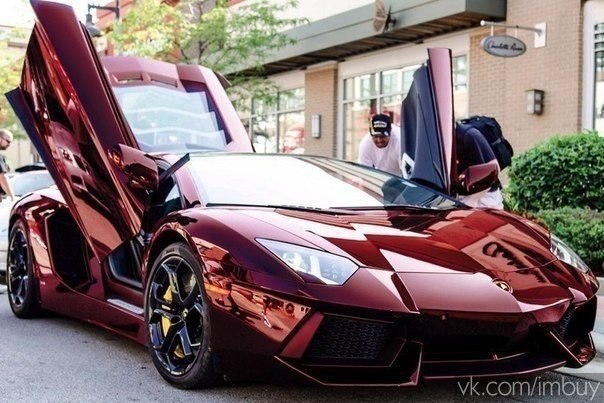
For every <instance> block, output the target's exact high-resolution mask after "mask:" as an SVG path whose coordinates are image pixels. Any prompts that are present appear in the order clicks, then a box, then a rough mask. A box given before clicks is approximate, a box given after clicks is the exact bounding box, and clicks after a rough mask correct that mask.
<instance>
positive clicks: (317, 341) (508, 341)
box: [276, 297, 597, 386]
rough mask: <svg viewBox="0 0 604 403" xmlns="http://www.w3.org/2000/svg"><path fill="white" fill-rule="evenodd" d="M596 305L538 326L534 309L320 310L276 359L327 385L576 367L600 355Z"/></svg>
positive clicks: (410, 382)
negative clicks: (383, 314) (379, 313)
mask: <svg viewBox="0 0 604 403" xmlns="http://www.w3.org/2000/svg"><path fill="white" fill-rule="evenodd" d="M596 305H597V299H596V298H595V297H593V298H591V299H590V300H589V301H587V302H585V303H583V304H580V305H570V306H569V307H568V308H567V310H566V313H565V314H564V316H563V317H562V319H561V320H559V321H558V322H557V323H547V322H541V323H540V322H538V321H537V320H536V319H535V316H536V315H533V314H531V313H526V314H519V315H508V316H507V317H502V315H490V317H487V316H485V315H479V314H476V315H472V314H464V315H463V317H460V316H456V315H455V314H454V313H453V312H451V313H448V314H447V313H439V314H438V315H432V314H424V313H422V314H419V315H412V316H407V317H398V318H390V319H388V318H379V319H376V317H375V315H372V317H363V316H343V315H339V314H333V313H327V312H315V313H313V314H312V315H311V316H310V317H309V318H308V320H306V321H305V322H304V324H303V325H302V326H301V327H300V328H299V329H298V331H297V332H296V333H295V334H294V336H293V337H292V338H291V339H290V340H289V342H288V343H287V344H286V345H285V347H284V348H283V349H282V351H281V352H280V354H279V355H278V356H277V357H276V358H277V359H278V360H279V361H280V362H282V363H283V364H285V365H286V366H287V367H289V368H290V369H292V370H294V371H296V372H298V373H299V374H301V375H303V376H304V377H306V378H307V379H309V380H312V381H314V382H317V383H320V384H324V385H374V386H375V385H397V386H401V385H415V384H417V383H419V382H421V381H429V380H443V379H463V378H469V377H488V378H495V377H502V376H515V375H516V376H520V375H529V374H533V373H539V372H543V371H548V370H552V369H555V368H558V367H562V366H569V367H574V368H576V367H580V366H583V365H585V364H587V363H588V362H589V361H591V359H593V357H594V356H595V348H594V345H593V343H592V340H591V337H590V334H589V332H590V331H591V330H592V329H593V324H594V319H595V313H596ZM546 309H551V310H555V309H559V307H557V306H553V307H549V308H546ZM544 313H546V312H541V313H540V314H541V317H543V314H544Z"/></svg>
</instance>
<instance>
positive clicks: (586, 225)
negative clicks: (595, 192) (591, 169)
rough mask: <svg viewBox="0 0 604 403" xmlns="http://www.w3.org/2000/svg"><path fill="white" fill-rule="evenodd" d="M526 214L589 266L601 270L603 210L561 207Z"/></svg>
mask: <svg viewBox="0 0 604 403" xmlns="http://www.w3.org/2000/svg"><path fill="white" fill-rule="evenodd" d="M529 216H530V217H529V218H532V219H533V220H534V221H536V222H538V223H540V224H542V225H544V226H545V227H547V228H548V229H549V230H550V231H551V232H553V233H554V234H556V235H557V236H558V237H559V238H560V239H562V240H563V241H564V242H566V243H567V244H568V246H570V247H571V248H572V249H573V250H574V251H575V252H576V253H577V254H578V255H579V256H581V258H582V259H583V260H584V261H585V263H587V265H588V266H589V267H591V269H592V270H594V271H598V272H601V271H602V270H604V266H603V264H604V212H602V211H595V210H589V209H583V208H571V207H563V208H559V209H555V210H541V211H539V212H538V213H534V214H531V215H529Z"/></svg>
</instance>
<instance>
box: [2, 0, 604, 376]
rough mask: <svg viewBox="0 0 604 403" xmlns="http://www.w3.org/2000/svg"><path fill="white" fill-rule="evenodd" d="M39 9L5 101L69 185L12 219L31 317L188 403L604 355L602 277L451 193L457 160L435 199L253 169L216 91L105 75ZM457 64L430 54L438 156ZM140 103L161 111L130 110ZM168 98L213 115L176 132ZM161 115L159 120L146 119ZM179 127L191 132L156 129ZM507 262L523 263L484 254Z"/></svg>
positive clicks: (13, 283)
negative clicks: (186, 393) (266, 385)
mask: <svg viewBox="0 0 604 403" xmlns="http://www.w3.org/2000/svg"><path fill="white" fill-rule="evenodd" d="M32 4H33V7H34V11H35V13H36V16H37V22H36V26H35V29H34V33H33V35H32V38H31V40H30V44H29V47H28V53H27V57H26V62H25V66H24V72H23V77H24V79H23V82H22V83H21V85H20V86H19V88H17V89H15V90H14V91H12V92H11V93H9V94H8V97H9V100H10V102H11V105H12V106H13V109H15V111H16V112H17V114H18V116H19V118H20V119H21V121H22V123H23V125H24V127H25V128H26V130H27V132H28V135H29V136H30V137H31V139H32V141H33V143H34V144H35V145H36V147H37V149H38V151H39V153H40V155H41V156H42V158H43V159H44V161H45V162H46V164H47V166H48V168H49V172H50V173H51V174H52V175H53V177H54V178H55V180H56V182H57V187H56V188H49V189H46V190H43V191H39V192H35V193H33V194H31V195H29V196H26V197H25V198H23V199H22V200H20V201H19V202H18V203H17V205H16V206H15V207H14V208H13V211H12V216H11V227H10V238H9V251H10V253H9V258H8V263H9V268H10V270H9V273H8V288H9V290H8V291H9V292H8V295H9V302H10V305H11V308H12V310H13V312H14V313H15V315H17V316H18V317H22V318H27V317H33V316H36V315H37V314H39V313H40V311H41V310H43V309H46V310H51V311H56V312H60V313H63V314H66V315H70V316H73V317H76V318H80V319H83V320H86V321H89V322H92V323H96V324H99V325H101V326H103V327H104V328H106V329H110V330H112V331H114V332H116V333H119V334H121V335H124V336H126V337H129V338H131V339H133V340H135V341H137V342H139V343H141V344H147V345H148V346H149V351H150V355H151V358H152V360H153V362H154V364H155V367H156V368H157V370H158V371H159V373H160V374H161V376H162V377H163V378H165V379H166V380H167V381H168V382H170V383H172V384H174V385H175V386H177V387H180V388H194V387H206V386H210V385H213V384H214V383H215V382H216V381H217V380H218V379H219V378H221V377H227V378H230V379H263V380H276V379H278V380H280V381H284V382H287V381H294V380H302V381H311V382H314V383H317V384H322V385H415V384H417V383H419V382H422V381H428V380H433V379H454V378H465V377H470V376H479V377H484V376H488V377H493V376H508V375H510V374H523V375H526V374H529V373H535V372H541V371H547V370H550V369H553V368H557V367H561V366H565V365H566V366H571V367H580V366H583V365H585V364H586V363H588V362H589V361H590V360H591V359H592V358H593V356H594V355H595V349H594V346H593V343H592V341H591V337H590V331H591V330H592V328H593V320H594V317H595V309H596V302H597V300H596V298H595V294H596V291H597V288H598V284H597V281H596V279H595V277H594V275H593V274H592V273H591V272H590V271H589V269H588V268H586V267H585V266H584V264H582V262H581V260H580V259H578V257H576V255H574V254H573V253H572V251H571V250H570V249H568V247H567V246H566V245H564V243H563V242H561V241H559V240H557V239H556V238H550V235H549V234H548V233H547V232H546V231H545V230H544V229H542V228H540V227H537V226H536V225H534V224H532V223H530V222H528V221H526V220H525V219H523V218H520V217H516V216H514V215H511V214H508V213H505V212H500V211H488V210H472V209H470V208H468V207H466V206H463V205H461V204H459V203H458V202H457V201H455V200H454V199H452V198H451V197H449V196H448V195H447V194H445V193H447V192H446V190H447V189H450V188H451V187H452V186H454V183H453V180H454V179H455V178H454V175H452V174H453V173H454V169H453V170H450V171H447V169H448V168H447V164H449V163H451V161H450V160H449V161H441V164H440V166H441V167H444V168H445V169H444V171H446V172H450V173H451V176H442V175H441V176H440V177H439V178H438V179H439V181H440V182H439V183H440V185H442V186H441V189H442V190H443V193H441V192H439V191H435V190H433V189H431V188H430V187H427V186H424V185H420V184H417V183H414V182H410V181H407V180H405V179H402V178H399V177H395V176H392V175H390V174H388V173H385V172H382V171H379V170H375V169H371V168H368V167H363V166H360V165H357V164H354V163H350V162H345V161H340V160H337V159H332V158H326V157H314V156H303V155H261V154H253V153H251V151H252V146H251V144H250V140H249V138H248V136H247V133H246V132H245V129H244V128H243V126H242V124H241V122H240V120H239V119H238V118H237V114H236V113H235V111H234V109H233V107H232V105H231V103H230V102H229V100H228V98H227V97H226V94H225V92H224V89H223V88H222V86H221V85H220V82H219V80H218V79H217V78H216V76H215V75H214V73H212V72H211V71H209V70H207V69H204V68H202V67H199V66H180V65H178V66H175V65H170V64H167V63H161V62H156V61H148V60H142V59H136V58H124V57H121V58H110V59H105V60H103V62H102V64H101V61H100V60H98V58H97V55H96V52H95V51H94V49H93V47H92V44H91V41H90V39H89V37H88V36H87V33H86V30H85V29H84V28H83V27H82V26H81V25H80V24H79V23H78V22H77V19H76V17H75V15H74V14H73V11H72V10H71V9H70V8H69V7H67V6H64V5H59V4H54V3H50V2H42V1H33V2H32ZM450 64H451V55H450V52H448V51H444V50H442V49H441V50H437V51H434V52H430V57H429V62H428V66H430V67H429V70H428V72H427V73H426V72H425V71H424V73H426V74H427V76H426V77H427V78H428V80H427V81H425V83H427V84H426V85H425V86H424V87H422V88H421V89H420V90H419V91H418V92H419V93H421V95H422V96H433V97H434V100H435V102H437V103H438V108H433V109H437V111H434V110H433V112H438V113H437V114H428V116H426V118H427V119H432V123H433V126H434V127H436V129H435V132H431V133H430V135H432V136H435V137H436V138H437V139H438V140H439V141H442V142H446V141H447V139H448V140H451V139H452V138H453V136H452V132H451V133H448V132H446V130H445V129H446V127H447V125H445V124H442V121H444V120H446V121H448V122H449V128H451V127H450V124H452V122H453V115H452V112H453V111H452V99H451V98H450V97H449V98H447V97H446V96H443V91H444V93H445V95H446V93H451V92H452V91H451V88H447V87H446V85H447V83H448V85H449V86H450V83H451V82H452V80H451V78H450V74H451V70H450ZM447 66H448V67H447ZM435 74H438V75H441V76H439V77H440V79H439V80H438V83H437V84H438V85H437V84H434V83H431V81H430V78H431V77H432V78H434V75H435ZM153 86H157V87H158V88H161V90H160V89H157V88H154V87H153ZM112 88H113V89H112ZM166 89H168V90H166ZM138 90H141V91H143V92H147V91H149V92H150V93H153V94H154V96H157V97H159V98H158V99H157V100H156V99H153V100H152V105H149V106H145V105H141V104H140V103H141V102H143V101H144V99H136V100H132V99H129V97H128V96H126V95H130V94H132V93H136V91H138ZM166 91H173V92H176V93H178V95H177V96H176V98H182V101H183V102H184V101H185V100H186V99H188V97H189V96H191V97H193V98H195V97H197V96H198V94H197V95H190V94H196V93H199V92H203V93H204V94H205V95H204V97H202V98H196V99H197V100H198V101H199V100H201V99H205V100H206V101H207V108H205V105H203V108H202V107H199V102H201V104H203V103H204V101H199V102H197V103H195V102H191V103H190V105H189V106H190V107H191V108H192V109H187V108H188V107H189V106H187V108H183V110H182V112H186V113H180V112H178V113H176V112H174V111H172V110H171V107H172V105H167V106H166V105H163V104H162V103H163V102H164V100H165V99H169V98H170V95H168V94H171V95H174V93H173V92H166ZM426 92H428V94H426ZM185 94H187V95H185ZM164 97H165V98H164ZM175 102H176V101H175ZM449 103H451V104H450V105H449ZM72 105H73V106H75V108H72V107H71V106H72ZM34 106H35V107H34ZM206 109H207V110H206ZM72 111H77V114H74V113H73V112H72ZM150 111H152V112H154V117H156V118H157V119H156V120H153V119H150V118H149V117H148V116H147V117H146V118H145V119H142V117H141V119H142V120H139V117H140V116H139V115H140V114H143V113H144V114H147V113H148V112H150ZM174 113H176V115H178V116H177V117H176V116H175V117H174V121H178V122H180V123H179V124H182V125H183V128H182V129H174V130H173V128H172V127H171V126H169V125H170V124H168V126H166V124H165V122H164V121H163V120H162V119H164V117H165V116H174V115H173V114H174ZM155 115H157V116H155ZM195 115H197V116H195ZM147 119H148V120H147ZM170 119H172V118H170ZM55 122H58V123H60V126H59V125H58V124H54V123H55ZM191 122H196V123H191ZM198 124H200V125H201V126H199V127H197V125H198ZM191 125H193V126H194V127H191ZM202 126H203V127H202ZM445 132H446V133H445ZM217 139H219V141H218V140H217ZM451 146H452V144H448V147H449V148H450V147H451ZM202 149H203V150H202ZM216 149H219V150H221V151H226V152H215V151H216ZM63 150H67V151H69V152H68V153H67V154H64V155H67V156H68V158H63V157H59V155H60V154H61V153H63ZM191 151H198V152H191ZM187 152H190V153H189V154H185V153H187ZM183 154H185V155H184V156H183ZM444 155H447V154H446V153H444ZM449 156H450V155H449ZM189 159H190V161H189V162H188V163H187V161H188V160H189ZM78 160H80V161H81V164H80V163H76V164H72V162H73V161H76V162H77V161H78ZM73 175H75V176H78V177H80V178H82V182H83V183H84V185H83V186H81V184H80V183H79V182H78V181H77V180H76V181H75V182H74V181H73V180H72V176H73ZM436 176H438V175H436ZM83 188H86V191H87V193H86V192H81V191H80V190H82V189H83ZM87 194H89V195H88V196H87ZM494 242H495V243H497V244H498V245H501V247H502V248H505V249H506V251H507V252H506V253H507V254H509V256H507V255H506V258H505V259H504V258H502V257H501V256H500V254H499V253H488V252H489V250H490V249H489V248H490V247H487V245H489V244H493V243H494ZM485 248H486V250H487V253H485ZM511 258H513V259H514V261H515V262H522V263H523V267H522V268H520V267H518V266H516V265H510V264H508V263H509V261H510V259H511ZM42 279H43V280H42ZM76 307H77V308H76Z"/></svg>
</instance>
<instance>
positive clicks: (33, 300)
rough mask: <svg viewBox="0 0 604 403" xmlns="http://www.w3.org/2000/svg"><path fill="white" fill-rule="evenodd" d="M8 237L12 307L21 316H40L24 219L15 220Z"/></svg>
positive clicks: (10, 301)
mask: <svg viewBox="0 0 604 403" xmlns="http://www.w3.org/2000/svg"><path fill="white" fill-rule="evenodd" d="M8 239H9V243H8V258H7V262H6V286H7V293H8V301H9V304H10V308H11V310H12V311H13V313H14V314H15V316H17V317H19V318H35V317H38V316H40V313H41V311H42V310H41V308H40V301H39V300H38V293H37V289H36V282H35V277H34V270H33V259H32V253H31V247H30V245H29V235H28V231H27V227H26V226H25V223H24V222H23V220H21V219H19V220H17V221H15V224H14V225H13V226H12V228H11V230H10V235H9V238H8Z"/></svg>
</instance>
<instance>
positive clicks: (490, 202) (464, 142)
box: [455, 124, 503, 210]
mask: <svg viewBox="0 0 604 403" xmlns="http://www.w3.org/2000/svg"><path fill="white" fill-rule="evenodd" d="M455 135H456V142H457V163H458V165H457V167H458V172H459V173H463V171H465V170H466V169H467V168H468V167H469V166H470V165H479V164H484V163H486V162H489V161H493V160H495V161H497V157H495V153H494V152H493V150H492V148H491V146H490V145H489V142H488V141H487V140H486V139H485V138H484V136H483V135H482V133H480V131H478V129H476V128H474V127H471V126H466V125H463V124H458V125H457V127H456V131H455ZM459 200H460V201H461V202H463V203H465V204H467V205H468V206H470V207H483V208H494V209H499V210H503V196H502V194H501V184H500V183H499V181H497V183H496V184H495V185H493V186H492V187H491V188H490V189H488V190H484V191H482V192H478V193H474V194H471V195H459Z"/></svg>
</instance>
